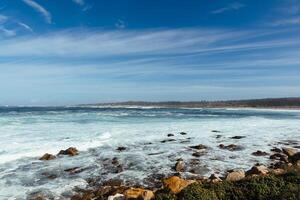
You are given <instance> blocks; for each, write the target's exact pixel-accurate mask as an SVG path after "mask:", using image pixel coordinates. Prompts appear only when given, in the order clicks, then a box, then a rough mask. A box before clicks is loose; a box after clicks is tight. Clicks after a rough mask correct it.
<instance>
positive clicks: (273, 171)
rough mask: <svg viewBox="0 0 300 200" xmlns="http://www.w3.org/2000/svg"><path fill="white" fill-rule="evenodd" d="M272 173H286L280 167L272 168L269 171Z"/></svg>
mask: <svg viewBox="0 0 300 200" xmlns="http://www.w3.org/2000/svg"><path fill="white" fill-rule="evenodd" d="M271 172H272V173H273V174H275V175H277V176H278V175H283V174H285V173H286V170H284V169H281V168H277V169H273V170H272V171H271Z"/></svg>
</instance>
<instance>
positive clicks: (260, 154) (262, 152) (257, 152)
mask: <svg viewBox="0 0 300 200" xmlns="http://www.w3.org/2000/svg"><path fill="white" fill-rule="evenodd" d="M252 155H253V156H267V155H269V154H268V153H267V152H264V151H260V150H258V151H255V152H253V153H252Z"/></svg>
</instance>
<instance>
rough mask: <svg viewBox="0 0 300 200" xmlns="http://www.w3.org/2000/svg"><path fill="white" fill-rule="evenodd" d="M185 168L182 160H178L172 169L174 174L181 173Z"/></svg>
mask: <svg viewBox="0 0 300 200" xmlns="http://www.w3.org/2000/svg"><path fill="white" fill-rule="evenodd" d="M184 168H185V165H184V162H183V161H182V160H179V161H177V162H176V164H175V166H174V169H175V171H176V172H183V171H184Z"/></svg>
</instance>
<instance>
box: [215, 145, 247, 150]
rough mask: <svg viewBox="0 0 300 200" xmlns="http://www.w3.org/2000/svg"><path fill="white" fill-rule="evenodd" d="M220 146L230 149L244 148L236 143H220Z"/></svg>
mask: <svg viewBox="0 0 300 200" xmlns="http://www.w3.org/2000/svg"><path fill="white" fill-rule="evenodd" d="M219 147H220V148H221V149H227V150H229V151H239V150H243V147H241V146H239V145H236V144H229V145H227V146H226V145H224V144H220V145H219Z"/></svg>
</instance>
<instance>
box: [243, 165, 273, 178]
mask: <svg viewBox="0 0 300 200" xmlns="http://www.w3.org/2000/svg"><path fill="white" fill-rule="evenodd" d="M268 173H269V169H268V168H267V167H266V166H264V165H258V166H253V167H252V168H251V169H250V170H248V171H247V172H246V175H247V176H248V175H254V174H256V175H266V174H268Z"/></svg>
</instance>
